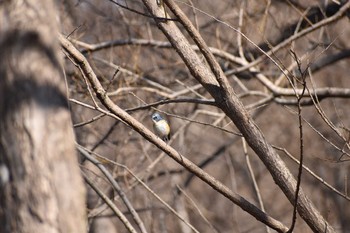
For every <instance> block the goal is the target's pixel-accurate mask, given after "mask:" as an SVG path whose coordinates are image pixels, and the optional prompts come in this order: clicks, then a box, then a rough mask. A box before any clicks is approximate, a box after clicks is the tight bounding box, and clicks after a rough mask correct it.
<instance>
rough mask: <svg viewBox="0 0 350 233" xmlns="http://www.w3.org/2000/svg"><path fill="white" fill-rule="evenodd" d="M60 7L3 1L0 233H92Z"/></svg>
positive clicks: (0, 31)
mask: <svg viewBox="0 0 350 233" xmlns="http://www.w3.org/2000/svg"><path fill="white" fill-rule="evenodd" d="M57 20H58V17H57V11H56V8H55V4H54V1H40V4H39V3H38V1H35V0H22V1H20V0H18V1H17V0H13V1H1V2H0V61H1V62H0V226H1V227H0V232H46V233H48V232H86V223H85V190H84V186H83V181H82V178H81V176H80V171H79V167H78V163H77V157H76V151H75V144H74V143H75V138H74V134H73V130H72V123H71V118H70V112H69V109H68V103H67V99H66V94H65V85H64V78H63V73H62V67H61V59H62V58H61V57H60V55H59V54H60V51H59V44H58V43H57V33H58V21H57Z"/></svg>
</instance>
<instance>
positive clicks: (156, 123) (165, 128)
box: [152, 113, 170, 142]
mask: <svg viewBox="0 0 350 233" xmlns="http://www.w3.org/2000/svg"><path fill="white" fill-rule="evenodd" d="M152 121H153V129H154V132H155V133H156V134H157V135H158V136H159V137H160V138H161V139H163V140H164V141H165V142H167V141H169V140H170V126H169V124H168V122H167V121H166V120H165V119H164V118H163V117H162V116H161V115H160V114H159V113H154V114H153V115H152Z"/></svg>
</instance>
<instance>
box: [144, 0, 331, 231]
mask: <svg viewBox="0 0 350 233" xmlns="http://www.w3.org/2000/svg"><path fill="white" fill-rule="evenodd" d="M143 2H144V4H145V5H146V7H147V8H148V10H149V11H150V12H151V13H152V14H155V17H156V15H157V14H158V13H160V12H159V9H158V8H157V5H156V4H155V3H154V2H153V1H148V0H143ZM166 3H167V5H168V7H169V8H170V10H171V11H172V12H173V13H174V14H175V15H176V16H177V17H178V19H179V21H180V22H181V23H182V25H183V26H184V28H185V29H186V30H187V31H188V33H189V34H190V36H191V38H192V39H193V40H194V42H195V43H196V44H197V46H198V47H200V50H201V51H202V53H203V55H204V56H205V58H206V60H207V62H208V64H209V66H210V68H211V70H210V69H209V68H208V67H207V66H206V64H205V63H203V62H202V61H201V59H200V58H199V57H198V56H197V54H196V53H195V52H194V50H193V49H192V48H191V45H190V44H189V42H188V41H187V39H186V38H185V37H184V35H183V34H182V32H181V31H180V30H179V28H178V27H177V26H176V25H175V23H174V22H170V21H168V22H164V21H158V20H156V22H157V25H158V27H159V28H160V29H161V30H162V32H163V33H164V34H165V36H166V37H167V38H168V40H169V41H170V43H171V44H172V45H173V47H174V48H175V50H176V52H177V53H178V54H179V55H180V56H181V58H182V59H183V61H184V63H185V64H186V65H187V67H188V69H189V70H190V72H191V74H192V75H193V77H195V78H196V79H197V81H198V82H200V83H201V84H202V85H203V86H204V87H205V88H206V90H207V91H208V92H209V93H210V94H211V95H212V96H213V97H214V99H215V101H216V102H217V104H218V107H220V108H221V109H222V110H223V111H224V112H225V113H226V114H227V116H228V117H229V118H230V119H231V120H232V121H233V122H234V123H235V125H236V126H237V128H238V129H239V130H240V131H241V133H242V134H243V135H244V137H245V138H246V141H247V142H248V144H249V146H250V147H251V148H252V149H253V150H254V151H255V153H256V154H257V155H258V156H259V158H260V159H261V160H262V161H263V163H264V164H265V166H266V168H267V169H268V170H269V172H270V173H271V175H272V177H273V179H274V181H275V182H276V184H277V185H278V186H279V187H280V189H281V190H282V191H283V193H284V194H285V195H286V196H287V198H288V199H289V201H290V202H291V203H292V204H293V203H294V200H295V197H294V195H295V189H296V180H295V178H294V177H293V175H292V174H291V172H290V171H289V169H288V168H287V166H286V165H285V163H284V162H283V161H282V159H281V158H280V157H279V155H278V154H277V153H276V151H275V150H274V149H273V148H272V146H271V145H270V144H269V143H268V142H267V141H266V139H265V138H264V135H263V134H262V132H261V131H260V129H259V128H258V127H257V126H256V124H255V123H254V121H253V120H252V118H251V117H250V116H249V114H248V112H247V111H246V109H245V108H244V106H243V104H242V103H241V101H240V100H239V99H238V98H237V95H236V94H235V93H234V91H233V89H232V87H231V86H230V85H229V84H228V81H227V79H226V77H225V76H224V75H222V71H219V70H217V67H218V64H217V62H216V61H215V59H214V57H213V56H212V55H210V54H208V53H210V52H209V49H208V47H207V45H206V44H205V42H204V40H203V39H202V38H201V36H200V35H199V33H198V32H197V30H196V29H195V28H194V27H193V25H192V24H191V22H190V21H189V19H188V18H187V17H186V16H185V14H184V13H183V12H182V11H181V10H180V9H179V7H178V6H177V5H176V4H175V3H174V2H173V1H172V0H167V1H166ZM211 71H212V72H211ZM213 73H214V74H213ZM297 209H298V212H299V214H300V216H301V217H302V218H303V219H304V220H305V222H306V223H307V224H308V225H309V226H310V228H311V229H312V230H313V231H315V232H325V231H327V232H334V230H333V229H332V228H331V227H330V226H329V224H328V223H327V222H326V221H325V220H324V218H323V217H322V215H321V214H320V213H319V212H318V211H317V209H316V208H315V207H314V205H313V204H312V203H311V201H310V200H309V199H308V198H307V196H306V195H305V193H304V192H303V191H302V190H300V193H299V202H298V206H297Z"/></svg>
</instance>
